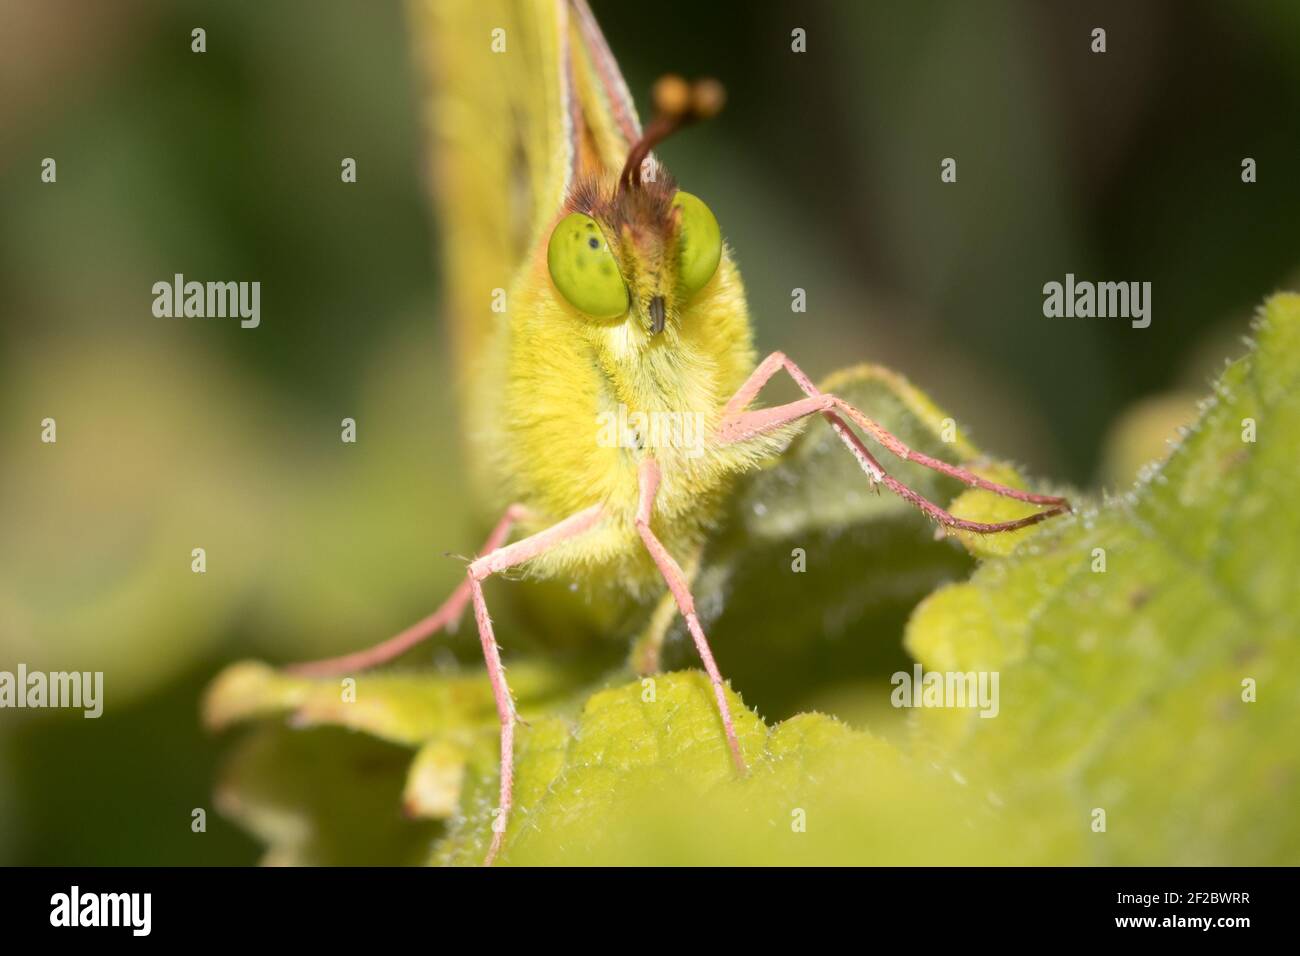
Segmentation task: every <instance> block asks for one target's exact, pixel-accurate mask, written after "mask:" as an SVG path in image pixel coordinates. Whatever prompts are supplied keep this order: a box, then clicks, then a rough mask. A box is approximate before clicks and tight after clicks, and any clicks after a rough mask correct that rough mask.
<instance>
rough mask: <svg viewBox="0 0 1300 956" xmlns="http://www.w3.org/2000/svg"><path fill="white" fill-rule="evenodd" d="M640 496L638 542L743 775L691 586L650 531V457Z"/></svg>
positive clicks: (653, 473)
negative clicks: (709, 687) (676, 615)
mask: <svg viewBox="0 0 1300 956" xmlns="http://www.w3.org/2000/svg"><path fill="white" fill-rule="evenodd" d="M640 483H641V486H640V496H639V501H638V504H637V513H636V530H637V533H638V534H639V535H640V536H641V541H642V542H643V543H644V544H645V547H646V550H647V551H649V552H650V557H652V558H653V559H654V562H655V564H656V565H657V566H658V568H659V573H660V574H662V575H663V578H664V581H665V582H666V583H667V584H668V590H669V592H670V593H671V594H672V596H673V600H674V601H676V602H677V609H678V610H679V611H681V614H682V617H684V618H685V619H686V628H687V630H689V631H690V632H691V638H692V639H693V640H694V641H695V649H696V650H697V651H698V652H699V655H700V660H702V661H703V662H704V669H705V671H707V672H708V675H709V680H710V681H711V682H712V684H713V696H714V697H715V698H716V699H717V702H718V715H719V716H720V717H721V718H722V729H723V731H724V732H725V733H726V736H727V746H728V747H729V748H730V749H731V759H732V761H733V762H734V763H735V765H736V769H737V770H739V771H740V772H741V773H742V774H743V773H744V772H745V758H744V756H742V755H741V752H740V741H739V740H737V739H736V725H735V722H734V721H733V720H732V719H731V705H730V704H728V703H727V693H726V689H725V687H724V685H723V683H722V674H721V673H720V672H719V671H718V665H717V662H715V661H714V659H713V652H712V651H711V650H710V649H709V641H708V638H706V637H705V636H704V629H703V628H702V627H701V626H700V619H699V617H698V616H696V613H695V600H694V598H692V597H691V589H690V584H689V583H688V582H687V579H686V575H685V574H684V573H683V572H682V569H681V567H680V566H679V565H678V564H677V562H676V561H674V560H673V557H672V555H670V554H669V553H668V551H667V549H666V548H664V546H663V543H662V542H660V540H659V538H658V537H656V536H655V533H654V532H653V531H651V530H650V517H651V515H652V514H653V513H654V502H655V496H656V494H657V493H658V491H659V464H658V462H656V461H655V460H654V459H653V458H646V459H645V460H644V461H642V462H641V468H640Z"/></svg>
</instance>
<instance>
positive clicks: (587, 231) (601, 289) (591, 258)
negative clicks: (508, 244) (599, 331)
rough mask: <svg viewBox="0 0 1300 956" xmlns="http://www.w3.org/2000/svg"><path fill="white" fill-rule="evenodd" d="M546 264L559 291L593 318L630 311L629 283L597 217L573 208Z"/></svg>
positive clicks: (554, 235) (558, 230)
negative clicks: (601, 229)
mask: <svg viewBox="0 0 1300 956" xmlns="http://www.w3.org/2000/svg"><path fill="white" fill-rule="evenodd" d="M546 267H547V268H548V269H549V270H550V272H551V281H552V282H554V283H555V288H557V289H559V290H560V295H562V296H564V298H565V299H566V300H568V302H569V304H570V305H571V306H573V307H574V308H575V309H577V310H579V311H580V312H585V313H587V315H589V316H591V317H592V318H594V319H616V318H618V317H619V316H620V315H622V314H623V313H625V312H626V311H627V303H628V299H627V285H626V284H625V283H624V282H623V276H622V275H621V274H620V273H619V271H618V263H617V262H615V261H614V253H612V252H610V250H609V243H607V242H606V241H605V234H604V233H603V232H601V231H600V226H598V225H596V220H594V219H592V218H591V217H590V216H587V215H584V214H583V213H580V212H571V213H569V215H567V216H565V217H564V218H563V219H561V220H560V224H559V225H558V226H556V227H555V231H554V232H552V233H551V242H550V245H548V246H547V248H546Z"/></svg>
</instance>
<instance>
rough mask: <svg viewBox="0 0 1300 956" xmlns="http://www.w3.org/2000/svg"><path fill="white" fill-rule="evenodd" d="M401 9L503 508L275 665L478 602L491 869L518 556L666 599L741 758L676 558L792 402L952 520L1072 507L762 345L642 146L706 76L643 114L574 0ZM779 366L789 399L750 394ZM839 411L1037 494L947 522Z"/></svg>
mask: <svg viewBox="0 0 1300 956" xmlns="http://www.w3.org/2000/svg"><path fill="white" fill-rule="evenodd" d="M412 11H413V23H414V29H415V33H416V37H417V42H418V45H419V47H420V50H421V59H422V61H423V62H424V63H425V64H426V66H427V73H428V76H429V80H430V84H429V86H430V96H429V110H430V116H429V123H430V128H431V138H432V144H433V146H432V151H431V152H432V157H433V163H432V167H431V174H430V178H431V181H432V184H433V189H434V193H435V196H436V200H437V208H438V217H439V222H440V226H441V229H442V232H443V247H444V255H445V259H446V271H447V274H448V276H449V290H448V306H447V307H448V314H449V315H450V316H451V322H450V326H451V336H452V347H453V350H454V359H455V363H456V368H457V369H458V371H459V373H460V376H461V378H462V383H461V387H460V401H461V405H462V408H461V421H462V425H463V428H464V430H465V434H466V439H467V443H468V446H469V448H470V449H471V459H472V462H471V468H472V470H473V474H474V478H475V481H474V484H475V487H476V488H478V489H479V490H480V492H481V494H482V496H483V498H484V500H485V501H486V502H487V503H488V504H489V505H491V506H492V507H494V508H495V510H496V511H497V513H498V514H499V515H500V519H499V520H498V521H497V523H496V525H495V527H494V528H493V529H492V532H491V534H490V535H489V536H488V538H487V541H486V542H485V543H484V544H483V547H482V548H481V550H480V552H479V554H480V556H479V557H477V558H476V559H475V560H473V561H472V562H470V563H469V568H468V573H467V576H466V580H465V581H464V582H463V583H462V584H461V585H460V586H459V587H458V588H457V589H456V590H455V592H454V593H453V594H452V595H451V596H450V597H449V598H448V599H447V600H446V601H445V602H444V603H443V604H442V605H441V606H440V607H439V608H438V609H437V610H436V611H435V612H434V613H433V614H431V615H429V616H428V617H426V618H425V619H424V620H422V621H419V622H417V623H416V624H414V625H412V626H411V627H409V628H408V629H406V630H405V631H403V632H402V633H400V634H398V635H396V636H395V637H392V638H390V639H389V640H387V641H384V642H383V643H381V644H378V645H376V646H374V647H371V648H369V649H366V650H363V651H359V652H357V653H354V654H348V655H345V656H343V657H338V658H332V659H329V660H323V661H314V662H310V663H305V664H299V665H295V666H294V667H293V668H292V669H293V670H295V671H297V672H299V673H307V674H335V673H347V672H352V671H355V670H358V669H361V668H366V667H373V666H376V665H378V664H381V663H383V662H385V661H388V660H391V659H393V658H395V657H397V656H398V655H400V654H402V653H404V652H406V651H407V650H409V649H410V648H412V647H414V646H415V645H416V644H418V643H419V642H421V641H423V640H425V639H427V638H429V637H430V636H431V635H433V634H435V633H436V632H438V631H439V630H442V629H444V628H447V627H450V626H452V625H453V624H454V623H455V622H456V621H458V620H459V618H460V617H461V615H462V613H463V612H464V611H465V609H466V608H467V607H469V606H471V605H472V607H473V610H474V617H475V621H476V624H477V628H478V633H479V637H480V640H481V644H482V649H483V655H484V659H485V661H486V665H487V672H488V676H489V678H490V680H491V684H492V689H493V693H494V697H495V701H496V707H497V713H498V717H499V719H500V725H501V738H500V740H501V764H500V791H499V805H498V807H497V810H496V814H495V819H494V821H493V838H492V842H491V846H490V848H489V850H488V853H487V858H486V860H485V862H487V863H491V862H492V861H493V860H494V859H496V857H497V856H498V854H499V853H500V852H501V848H502V845H503V841H504V838H505V833H506V831H507V824H508V820H509V815H510V810H511V806H512V802H513V770H514V764H513V754H514V734H515V726H516V722H517V720H518V717H517V714H516V711H515V704H514V700H513V698H512V696H511V693H510V688H509V686H508V682H507V679H506V674H505V670H504V668H503V667H502V663H501V655H500V649H499V647H498V645H497V639H496V634H495V631H494V629H493V625H492V620H491V617H490V616H489V614H488V608H487V602H486V597H485V592H484V584H485V583H486V582H487V581H488V579H489V578H491V577H492V576H494V575H498V574H501V573H502V572H505V571H508V570H511V569H523V570H526V571H527V572H528V573H529V574H531V575H534V576H537V577H543V578H559V579H562V580H567V581H583V582H603V583H604V584H606V585H609V586H612V587H616V588H619V589H621V590H623V591H625V592H627V593H629V594H631V595H633V596H636V597H645V596H651V595H655V594H656V593H659V594H664V595H665V596H664V598H663V599H664V600H671V601H672V602H673V603H674V604H675V605H676V609H677V611H678V612H679V613H680V614H681V615H682V617H683V618H684V619H685V622H686V627H687V630H688V631H689V633H690V636H691V638H692V640H693V642H694V644H695V647H696V649H697V651H698V653H699V656H700V659H701V661H702V662H703V665H704V668H705V670H706V671H707V673H708V676H709V679H710V681H711V683H712V686H713V690H714V693H715V696H716V699H717V707H718V715H719V723H720V727H719V730H720V732H721V733H722V735H723V736H724V737H725V739H726V743H727V746H728V748H729V750H730V753H731V756H732V759H733V761H734V763H735V766H736V770H737V772H739V773H744V772H745V761H744V757H743V755H742V753H741V749H740V746H739V744H738V741H737V738H736V732H735V725H734V721H733V718H732V714H731V711H730V705H729V703H728V700H727V696H726V694H725V692H724V684H723V678H722V675H721V673H720V672H719V670H718V667H717V664H716V662H715V661H714V658H713V654H712V652H711V650H710V648H709V642H708V638H707V636H706V635H705V633H704V629H703V627H702V626H701V624H700V620H699V615H698V614H697V612H696V609H695V603H694V599H693V597H692V593H691V576H690V574H688V573H687V572H686V571H684V570H683V563H682V562H683V561H685V562H686V566H687V567H690V566H692V564H693V563H694V562H693V560H691V556H693V555H697V554H698V553H699V551H700V549H701V547H702V546H703V544H704V542H705V540H706V539H707V537H708V534H709V532H710V529H711V528H713V527H714V526H715V524H716V523H717V521H718V518H719V514H720V511H721V509H722V507H723V505H724V503H725V501H726V499H727V495H728V493H729V492H730V491H731V490H732V488H733V486H734V484H735V482H736V480H737V478H739V477H740V476H741V475H743V474H745V473H746V472H748V471H751V470H753V469H755V468H758V467H761V466H762V465H763V464H764V463H766V462H770V461H771V460H772V459H773V458H774V457H775V456H777V455H779V454H780V453H781V451H782V449H783V448H784V447H785V446H786V445H787V444H788V442H789V440H790V438H791V437H792V435H793V433H794V431H795V430H797V429H798V428H800V427H802V424H803V423H804V422H806V420H808V419H810V418H813V417H820V418H823V419H824V420H825V421H826V422H827V423H828V424H829V426H830V427H831V428H832V429H834V431H835V433H836V434H837V435H838V437H839V438H840V440H841V441H842V442H843V444H844V446H845V448H846V450H847V452H848V453H849V454H851V455H853V456H854V458H855V459H856V460H857V462H858V463H859V464H860V465H861V468H862V471H863V472H864V476H865V480H866V481H868V482H871V483H874V484H876V485H881V486H884V487H885V488H887V489H889V490H890V491H892V492H894V493H895V494H898V495H900V496H901V497H903V498H904V499H906V500H907V501H909V502H910V503H912V504H913V505H915V506H916V507H917V508H919V509H921V510H922V511H923V512H924V513H926V514H927V515H929V516H930V517H932V518H934V519H935V520H936V521H938V522H939V523H940V524H942V525H945V526H947V527H950V528H955V529H962V530H966V531H973V532H979V533H997V532H1003V531H1010V530H1013V529H1017V528H1022V527H1025V526H1027V525H1030V524H1033V523H1035V522H1038V521H1042V520H1044V519H1046V518H1048V517H1051V516H1053V515H1057V514H1061V513H1063V512H1065V511H1068V510H1069V504H1068V503H1067V502H1066V500H1065V499H1064V498H1060V497H1055V496H1051V495H1038V494H1031V493H1029V492H1025V491H1021V490H1018V489H1014V488H1009V487H1006V486H1004V485H1001V484H997V483H995V482H992V481H989V480H986V479H984V478H982V477H980V476H978V475H976V474H974V473H972V472H971V471H969V470H967V469H964V468H961V467H958V466H955V465H952V464H949V463H947V462H943V461H940V460H937V459H935V458H933V457H930V456H927V455H924V454H921V453H920V452H917V451H915V450H913V449H911V448H909V447H908V446H907V445H905V444H904V443H903V442H902V441H901V440H900V439H898V438H897V437H896V436H894V435H893V434H891V433H890V432H889V431H887V430H886V429H885V428H883V427H882V426H881V425H880V424H879V423H877V422H875V421H874V420H872V419H871V418H869V417H867V416H866V415H865V414H864V413H863V412H862V411H860V410H859V409H857V408H855V407H853V406H852V405H850V404H848V403H847V402H845V401H844V400H843V399H841V398H840V397H838V396H836V395H835V394H832V393H829V392H823V391H821V390H820V389H819V388H818V387H817V386H816V385H815V384H814V383H813V381H812V379H810V378H809V377H808V376H807V375H806V374H805V373H804V372H803V370H802V369H800V367H799V366H798V365H797V364H796V363H795V362H794V361H793V360H792V359H791V358H789V357H788V356H786V355H785V354H784V353H782V352H774V353H772V354H770V355H768V356H767V357H766V358H763V359H762V360H761V361H760V360H759V359H758V357H757V354H756V353H755V349H754V343H753V334H752V330H751V326H750V320H749V310H748V306H747V304H746V299H745V291H744V286H743V284H742V282H741V278H740V274H739V271H738V270H737V268H736V265H735V263H734V262H733V260H732V257H731V254H730V252H729V250H728V248H727V245H726V243H725V241H724V239H723V233H722V229H721V226H720V224H719V223H718V221H717V219H716V217H715V216H714V214H713V212H712V211H711V210H710V209H709V207H708V205H707V204H706V202H705V201H704V200H703V199H701V198H700V197H698V196H696V195H694V194H693V193H690V192H688V191H687V190H685V189H683V188H681V187H680V186H679V185H678V182H677V180H676V179H675V178H674V177H673V176H672V174H670V173H669V171H668V170H667V169H666V168H665V167H664V166H663V164H662V163H660V162H659V161H658V159H657V158H656V157H655V155H654V152H653V151H654V148H655V147H656V146H657V145H658V144H659V143H661V142H663V141H664V139H666V138H667V137H669V136H671V135H674V134H675V133H677V132H678V131H679V130H681V129H683V128H685V127H687V126H690V125H692V124H694V123H698V122H700V121H703V120H707V119H708V118H710V117H711V116H713V115H715V114H716V113H717V112H718V111H719V110H720V109H721V108H722V106H723V101H724V99H725V94H724V92H723V89H722V87H721V86H720V85H719V84H718V83H717V82H715V81H712V80H701V81H697V82H694V83H688V82H687V81H686V80H684V79H682V78H680V77H675V76H667V77H664V78H662V79H661V80H660V81H659V82H657V83H656V84H655V87H654V90H653V95H652V100H653V104H654V115H653V118H652V120H651V122H650V123H649V124H647V125H646V126H644V127H643V126H642V124H641V122H640V120H639V118H638V113H637V109H636V105H635V103H634V102H633V99H632V96H631V95H630V93H629V90H628V87H627V84H626V83H625V81H624V79H623V76H622V74H621V72H620V70H619V66H618V63H617V61H616V60H615V58H614V55H613V54H612V53H611V51H610V49H609V46H608V45H607V43H606V42H605V38H604V37H603V35H602V34H601V31H600V28H599V26H598V25H597V23H596V20H595V18H594V16H593V15H592V12H591V10H590V8H589V7H588V5H587V3H586V0H515V2H508V0H498V2H488V0H420V2H418V3H416V4H415V5H414V6H413V7H412ZM777 375H786V376H789V377H790V378H791V379H793V381H794V382H795V384H796V385H797V386H798V387H799V389H800V390H801V391H802V392H803V397H802V398H800V399H798V400H797V401H793V402H789V403H786V404H781V405H776V406H774V407H756V406H755V400H756V398H757V397H758V395H759V392H760V391H761V390H762V389H763V387H764V385H766V384H767V382H768V381H769V380H770V379H771V378H773V377H774V376H777ZM855 426H856V428H857V429H860V430H861V432H862V433H863V435H865V436H866V437H867V438H868V439H870V440H871V441H873V442H874V443H876V444H878V445H880V446H882V447H883V448H885V449H886V451H888V452H889V453H890V454H892V455H895V456H897V457H899V458H901V459H903V460H905V461H910V462H916V463H918V464H920V465H923V466H925V467H927V468H931V469H934V470H936V471H938V472H941V473H943V474H945V475H949V476H951V477H953V478H956V479H958V480H960V481H962V482H964V483H965V484H967V485H969V486H971V487H975V488H982V489H985V490H987V491H991V492H994V493H996V494H999V495H1004V496H1007V497H1010V498H1014V499H1018V500H1020V501H1024V502H1029V503H1032V504H1034V505H1037V506H1040V507H1041V510H1039V511H1036V512H1034V513H1032V514H1030V515H1028V516H1026V517H1024V518H1020V519H1018V520H1014V521H1004V522H998V523H980V522H975V521H969V520H964V519H961V518H957V517H955V516H954V515H952V514H950V513H949V512H948V511H946V510H945V509H943V508H942V507H940V506H939V505H937V504H935V503H934V502H932V501H929V500H927V499H925V498H924V497H922V496H921V495H919V494H918V493H917V492H915V491H913V490H912V489H911V488H909V487H907V486H906V485H904V484H903V483H901V482H900V481H898V480H897V479H896V478H894V477H893V476H892V475H890V474H889V472H888V471H887V470H886V469H885V467H884V466H883V465H882V464H881V462H880V460H879V459H878V458H877V457H876V455H875V454H873V452H872V451H871V450H870V449H869V448H868V446H867V444H866V442H864V440H863V438H862V437H861V436H860V435H859V434H858V432H857V431H855V430H854V427H855ZM665 588H666V593H665V590H664V589H665ZM658 658H659V654H658V647H657V646H650V647H648V648H642V649H641V652H640V653H638V654H637V655H636V659H637V661H638V662H639V666H640V667H642V668H643V669H645V670H648V671H653V670H654V669H656V668H657V666H658Z"/></svg>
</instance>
